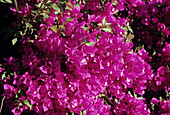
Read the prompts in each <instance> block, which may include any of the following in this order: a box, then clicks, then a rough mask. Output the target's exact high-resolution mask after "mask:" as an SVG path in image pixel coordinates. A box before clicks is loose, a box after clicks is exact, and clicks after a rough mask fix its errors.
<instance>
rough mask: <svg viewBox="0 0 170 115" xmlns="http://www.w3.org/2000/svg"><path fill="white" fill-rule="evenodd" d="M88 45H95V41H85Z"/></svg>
mask: <svg viewBox="0 0 170 115" xmlns="http://www.w3.org/2000/svg"><path fill="white" fill-rule="evenodd" d="M85 44H86V45H87V46H92V45H94V44H95V43H94V42H86V43H85Z"/></svg>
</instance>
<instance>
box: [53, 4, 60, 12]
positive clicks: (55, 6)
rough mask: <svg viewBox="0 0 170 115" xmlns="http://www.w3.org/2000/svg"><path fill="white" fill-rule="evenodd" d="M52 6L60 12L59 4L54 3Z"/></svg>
mask: <svg viewBox="0 0 170 115" xmlns="http://www.w3.org/2000/svg"><path fill="white" fill-rule="evenodd" d="M52 7H53V8H54V10H56V11H58V12H60V8H59V7H58V5H56V4H53V5H52Z"/></svg>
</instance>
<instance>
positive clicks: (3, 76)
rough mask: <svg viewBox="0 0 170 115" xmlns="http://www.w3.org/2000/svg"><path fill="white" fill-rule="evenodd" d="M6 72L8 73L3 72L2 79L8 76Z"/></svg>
mask: <svg viewBox="0 0 170 115" xmlns="http://www.w3.org/2000/svg"><path fill="white" fill-rule="evenodd" d="M5 74H6V72H4V73H3V74H2V80H4V79H5V78H7V76H6V75H5Z"/></svg>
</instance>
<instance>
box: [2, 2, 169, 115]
mask: <svg viewBox="0 0 170 115" xmlns="http://www.w3.org/2000/svg"><path fill="white" fill-rule="evenodd" d="M48 2H49V3H51V4H52V8H51V9H50V10H49V12H48V13H47V14H46V15H48V16H47V17H45V18H44V19H43V20H42V22H41V23H40V25H39V29H37V38H31V37H30V36H27V35H23V36H22V39H21V40H20V41H19V42H20V43H21V44H22V46H20V49H19V50H20V52H21V53H22V59H21V60H19V59H14V58H13V57H11V58H10V59H6V60H5V61H6V63H3V64H2V65H3V66H2V67H0V72H1V74H2V76H6V77H3V79H1V81H0V83H1V85H3V86H4V93H3V95H5V96H6V103H7V106H8V107H10V109H11V110H12V112H13V113H14V114H15V115H19V114H21V113H22V112H25V111H30V110H32V111H35V112H36V113H37V114H45V115H51V114H53V115H55V114H56V115H62V114H63V115H64V114H66V113H72V112H74V113H76V114H80V112H81V113H82V112H84V114H85V115H111V114H112V113H114V114H117V115H120V114H128V115H132V114H134V115H138V114H149V109H148V108H147V105H146V104H147V103H146V101H145V99H138V98H137V97H134V96H132V95H130V94H127V92H128V91H129V90H131V91H132V92H134V93H135V94H138V95H139V96H143V94H144V93H145V90H146V89H147V88H148V87H149V86H150V85H151V81H152V80H155V81H156V85H157V86H160V87H165V86H166V90H167V91H168V90H169V89H168V87H167V85H168V80H169V78H168V77H169V76H170V75H169V71H168V70H167V68H166V67H165V68H164V67H162V68H160V69H158V71H157V75H156V76H154V73H153V70H152V69H151V66H150V65H149V64H148V63H147V61H148V60H149V61H151V58H150V57H149V56H148V54H147V52H146V51H145V50H144V49H143V50H141V51H140V52H138V53H136V52H133V50H132V47H133V43H132V42H125V40H124V34H126V31H125V30H124V29H122V27H124V26H126V25H127V21H128V19H127V18H121V16H118V17H115V16H114V13H115V12H116V10H117V9H118V10H120V11H123V10H124V8H125V7H124V4H122V3H125V2H128V3H129V4H128V5H129V8H131V7H132V6H133V7H135V8H136V7H137V6H138V5H139V4H141V3H143V4H145V3H144V2H143V1H140V0H138V1H136V2H133V0H128V1H125V0H119V1H118V3H117V4H116V6H114V5H113V4H112V2H113V1H111V2H109V1H106V2H105V3H102V2H101V1H100V0H88V1H87V2H83V0H81V4H78V3H76V1H74V0H69V2H65V9H64V11H62V10H61V8H60V7H59V5H58V4H59V1H57V0H55V1H54V0H51V1H50V0H49V1H48ZM121 2H122V3H121ZM25 3H26V4H25V6H26V7H25V6H22V3H19V4H20V5H19V12H18V15H17V16H18V18H19V17H26V16H27V15H29V16H30V15H31V11H32V10H33V9H34V8H35V6H33V5H32V6H31V3H30V2H29V1H26V0H25ZM37 3H39V4H40V3H41V2H40V1H37ZM130 4H132V6H130ZM11 9H12V10H13V11H14V12H16V10H15V9H13V8H11ZM133 9H134V8H133ZM141 12H142V11H141ZM37 17H38V16H37ZM40 17H41V16H40ZM138 17H140V16H138ZM30 18H34V17H30ZM21 20H22V19H21ZM22 21H25V20H22ZM25 23H27V21H25ZM15 25H16V24H15ZM165 29H166V27H165ZM162 31H163V30H162ZM167 31H168V30H167ZM31 39H32V42H30V40H31ZM168 48H169V45H167V46H166V47H165V48H164V49H163V56H164V58H165V60H166V61H169V60H168V59H169V52H168ZM167 52H168V53H167ZM162 71H166V72H167V73H166V72H165V73H164V72H163V73H161V72H162ZM8 73H9V75H8ZM161 76H163V77H161ZM101 94H104V95H105V97H108V98H110V99H109V100H111V101H112V102H111V104H108V103H107V102H106V100H105V99H104V98H103V97H102V96H100V95H101ZM112 97H114V99H116V100H117V101H118V102H115V100H113V98H112ZM160 106H161V105H160ZM161 108H166V107H164V105H163V106H161ZM162 110H163V109H162Z"/></svg>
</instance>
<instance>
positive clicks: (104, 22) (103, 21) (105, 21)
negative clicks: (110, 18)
mask: <svg viewBox="0 0 170 115" xmlns="http://www.w3.org/2000/svg"><path fill="white" fill-rule="evenodd" d="M102 23H103V25H106V23H107V20H106V17H104V18H103V20H102Z"/></svg>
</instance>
